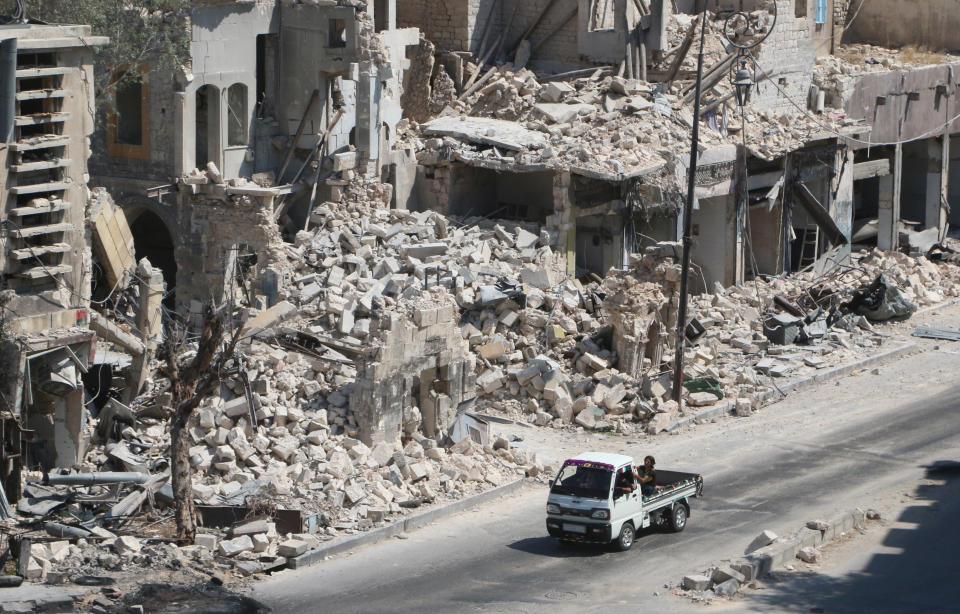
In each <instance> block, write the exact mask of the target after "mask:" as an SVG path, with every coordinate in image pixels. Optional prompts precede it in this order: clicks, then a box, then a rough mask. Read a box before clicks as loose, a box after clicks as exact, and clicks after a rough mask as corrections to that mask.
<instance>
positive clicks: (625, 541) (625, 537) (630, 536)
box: [617, 522, 636, 552]
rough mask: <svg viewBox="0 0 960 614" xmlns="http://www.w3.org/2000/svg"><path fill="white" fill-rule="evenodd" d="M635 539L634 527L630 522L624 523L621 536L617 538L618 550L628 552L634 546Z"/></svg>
mask: <svg viewBox="0 0 960 614" xmlns="http://www.w3.org/2000/svg"><path fill="white" fill-rule="evenodd" d="M635 538H636V532H635V531H634V530H633V525H632V524H630V523H629V522H625V523H623V526H622V527H620V536H619V537H617V549H618V550H620V551H621V552H626V551H627V550H629V549H630V546H632V545H633V542H634V539H635Z"/></svg>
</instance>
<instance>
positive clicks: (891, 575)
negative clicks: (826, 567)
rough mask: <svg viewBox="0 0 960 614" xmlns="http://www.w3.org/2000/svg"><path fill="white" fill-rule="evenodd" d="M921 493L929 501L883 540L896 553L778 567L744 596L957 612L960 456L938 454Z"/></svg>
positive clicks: (751, 606)
mask: <svg viewBox="0 0 960 614" xmlns="http://www.w3.org/2000/svg"><path fill="white" fill-rule="evenodd" d="M926 469H927V472H926V477H927V478H928V479H931V480H943V481H944V483H940V484H921V485H918V486H917V488H916V489H915V495H914V498H915V499H917V500H921V501H929V502H930V504H928V505H914V506H910V507H908V508H906V509H905V510H904V511H903V512H902V513H901V515H900V517H899V518H897V520H896V522H899V523H912V524H914V525H915V527H913V528H900V527H895V528H892V529H890V530H889V531H888V533H887V535H886V537H885V538H884V541H883V546H885V547H887V548H895V549H898V550H899V552H895V553H887V552H883V553H877V554H874V555H873V556H872V557H871V558H870V560H869V561H868V562H867V564H866V565H865V566H864V567H863V568H862V570H860V571H858V572H852V573H848V574H847V575H845V576H841V577H830V576H825V575H821V574H818V573H816V572H790V573H780V574H774V575H773V576H771V577H770V578H769V579H765V582H764V584H765V585H766V586H765V588H764V589H763V590H760V591H757V592H750V593H746V594H745V595H744V598H743V601H742V604H743V605H744V606H746V609H748V610H755V611H758V612H771V611H777V612H821V613H824V614H839V613H847V612H850V613H854V612H856V613H861V612H871V613H872V614H878V613H887V612H889V613H893V612H897V613H899V612H924V613H940V612H957V607H958V606H957V604H958V603H960V583H958V582H957V575H956V567H955V566H954V565H953V564H952V561H954V560H955V557H956V552H957V551H958V549H960V531H957V530H956V527H957V525H958V524H960V462H956V461H937V462H935V463H933V464H932V465H929V466H928V467H927V468H926Z"/></svg>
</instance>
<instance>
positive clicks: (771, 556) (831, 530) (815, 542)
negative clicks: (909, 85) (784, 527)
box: [681, 508, 867, 592]
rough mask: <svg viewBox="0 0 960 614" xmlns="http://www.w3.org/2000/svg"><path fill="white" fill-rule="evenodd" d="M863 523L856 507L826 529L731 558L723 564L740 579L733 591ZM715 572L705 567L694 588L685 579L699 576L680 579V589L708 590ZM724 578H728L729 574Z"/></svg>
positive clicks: (863, 516) (800, 531) (779, 540)
mask: <svg viewBox="0 0 960 614" xmlns="http://www.w3.org/2000/svg"><path fill="white" fill-rule="evenodd" d="M866 522H867V515H866V513H865V512H864V511H863V510H861V509H860V508H854V509H852V510H847V511H845V512H840V513H839V514H837V515H836V516H834V517H833V518H830V519H829V520H828V521H827V527H826V528H825V529H823V530H822V531H821V530H817V529H811V528H809V527H806V526H803V527H801V528H800V529H798V530H797V531H795V532H794V533H793V534H792V535H790V536H788V537H778V538H777V539H776V540H775V541H774V542H773V543H772V544H770V545H768V546H764V547H763V548H759V549H757V550H754V551H753V552H750V553H748V554H746V555H745V556H742V557H740V558H737V559H735V560H734V561H733V562H731V563H725V564H724V565H725V566H728V567H729V568H730V569H733V570H734V571H736V572H738V573H740V574H741V575H742V576H743V578H736V579H735V581H736V582H738V584H737V588H736V589H735V590H734V592H736V591H737V590H739V587H740V585H741V584H742V583H745V582H751V581H753V580H756V579H757V578H760V577H762V576H765V575H767V574H769V573H770V572H772V571H773V570H774V569H776V568H778V567H783V566H785V565H787V564H788V563H789V562H790V561H793V560H794V559H795V558H797V554H799V553H800V551H801V550H803V549H804V548H820V547H821V546H822V545H824V544H826V543H828V542H830V541H831V540H833V539H836V538H838V537H840V536H842V535H844V534H845V533H848V532H850V531H852V530H854V529H856V528H861V527H863V526H864V525H865V524H866ZM715 569H718V567H716V566H714V567H711V568H708V570H707V571H706V572H705V575H704V576H703V580H704V581H705V585H700V586H696V587H695V588H694V587H693V586H690V585H688V584H687V582H686V579H687V578H698V579H699V578H700V575H699V574H696V575H693V576H686V577H685V578H684V580H683V581H681V586H683V587H684V588H686V589H687V590H710V588H711V587H712V586H713V585H715V584H717V583H718V582H722V577H723V576H722V577H721V579H720V580H715V578H716V576H715V575H714V573H713V571H714V570H715ZM719 569H722V567H719ZM726 577H729V575H727V576H726Z"/></svg>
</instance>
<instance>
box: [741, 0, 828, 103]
mask: <svg viewBox="0 0 960 614" xmlns="http://www.w3.org/2000/svg"><path fill="white" fill-rule="evenodd" d="M777 8H778V10H779V13H780V14H779V18H778V20H777V25H776V27H775V28H774V31H773V34H771V35H770V38H768V39H767V40H766V41H765V42H764V43H763V45H762V46H761V48H760V50H759V52H755V54H754V57H755V58H756V59H757V62H758V63H759V64H760V69H761V70H762V71H764V72H765V73H767V74H768V75H771V79H769V80H767V79H758V81H759V82H760V85H759V89H758V90H754V92H753V94H752V95H753V98H752V102H753V104H754V105H755V106H757V107H758V108H760V109H768V110H773V111H776V112H787V111H796V107H795V106H794V105H793V104H791V102H790V100H788V97H789V98H790V99H792V100H793V101H794V102H796V104H797V105H799V106H800V107H801V108H806V105H807V102H806V101H807V96H808V93H809V90H810V83H811V82H812V81H813V61H814V37H813V35H812V26H811V24H812V22H813V14H812V13H809V12H808V17H805V18H798V17H796V16H795V14H794V5H793V0H777ZM771 81H772V82H773V83H771ZM774 84H777V85H779V88H778V87H777V86H776V85H774ZM781 90H782V91H781Z"/></svg>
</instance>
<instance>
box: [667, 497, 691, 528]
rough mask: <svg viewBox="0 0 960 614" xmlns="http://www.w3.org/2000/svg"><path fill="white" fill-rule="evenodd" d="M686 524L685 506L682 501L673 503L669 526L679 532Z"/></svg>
mask: <svg viewBox="0 0 960 614" xmlns="http://www.w3.org/2000/svg"><path fill="white" fill-rule="evenodd" d="M685 526H687V507H686V506H685V505H684V504H683V503H674V504H673V509H672V510H671V511H670V528H671V529H673V532H674V533H679V532H680V531H682V530H683V528H684V527H685Z"/></svg>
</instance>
